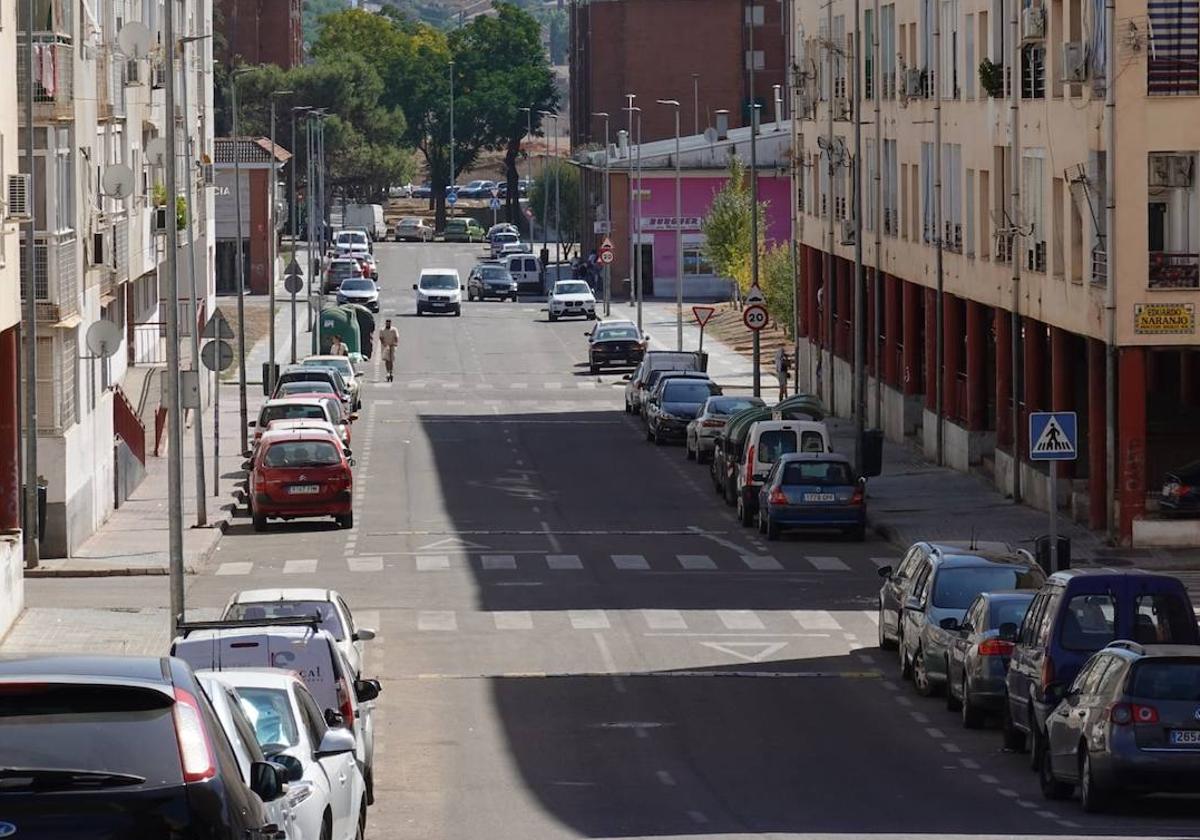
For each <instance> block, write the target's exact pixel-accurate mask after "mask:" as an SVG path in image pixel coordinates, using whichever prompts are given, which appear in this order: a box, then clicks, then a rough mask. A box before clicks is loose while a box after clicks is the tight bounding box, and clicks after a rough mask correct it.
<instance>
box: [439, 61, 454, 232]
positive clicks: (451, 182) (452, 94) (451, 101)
mask: <svg viewBox="0 0 1200 840" xmlns="http://www.w3.org/2000/svg"><path fill="white" fill-rule="evenodd" d="M452 186H454V61H453V60H452V61H451V62H450V184H449V186H448V187H447V189H446V191H447V192H449V187H452ZM445 200H446V199H445V196H442V201H445ZM450 215H451V216H453V215H454V205H453V204H451V205H450Z"/></svg>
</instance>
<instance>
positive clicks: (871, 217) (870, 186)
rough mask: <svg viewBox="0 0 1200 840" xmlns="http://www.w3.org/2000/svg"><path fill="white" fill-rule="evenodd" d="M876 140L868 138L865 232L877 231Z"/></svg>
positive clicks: (865, 182)
mask: <svg viewBox="0 0 1200 840" xmlns="http://www.w3.org/2000/svg"><path fill="white" fill-rule="evenodd" d="M875 174H876V166H875V140H874V139H872V138H870V137H868V138H867V172H866V176H867V177H866V178H865V179H864V181H863V191H864V192H865V193H866V199H867V200H866V202H865V204H866V212H865V214H864V217H863V230H875Z"/></svg>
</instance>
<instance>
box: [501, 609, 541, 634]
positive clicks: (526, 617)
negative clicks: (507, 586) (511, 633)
mask: <svg viewBox="0 0 1200 840" xmlns="http://www.w3.org/2000/svg"><path fill="white" fill-rule="evenodd" d="M492 618H493V620H494V621H495V622H496V629H497V630H532V629H533V615H532V613H530V612H528V611H526V610H518V611H514V612H495V613H492Z"/></svg>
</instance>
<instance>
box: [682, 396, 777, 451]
mask: <svg viewBox="0 0 1200 840" xmlns="http://www.w3.org/2000/svg"><path fill="white" fill-rule="evenodd" d="M765 405H766V403H764V402H763V401H762V400H761V399H759V398H758V397H729V396H721V397H709V398H708V401H707V402H705V403H704V405H703V406H702V407H701V409H700V413H699V414H697V415H696V417H695V419H693V420H692V422H690V423H688V426H687V434H686V435H685V436H684V448H685V449H686V450H687V457H688V460H692V459H695V460H696V461H697V462H699V463H701V464H703V463H705V462H706V461H708V460H709V459H710V458H711V457H712V451H713V446H714V441H716V439H717V436H718V435H719V434H720V433H721V429H723V428H725V423H726V421H728V420H729V417H730V415H732V414H736V413H737V412H739V411H742V410H744V409H747V408H762V407H763V406H765Z"/></svg>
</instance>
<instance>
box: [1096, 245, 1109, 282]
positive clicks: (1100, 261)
mask: <svg viewBox="0 0 1200 840" xmlns="http://www.w3.org/2000/svg"><path fill="white" fill-rule="evenodd" d="M1092 285H1093V286H1107V285H1108V250H1107V249H1106V248H1102V247H1100V246H1099V245H1097V246H1096V247H1095V248H1093V249H1092Z"/></svg>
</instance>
